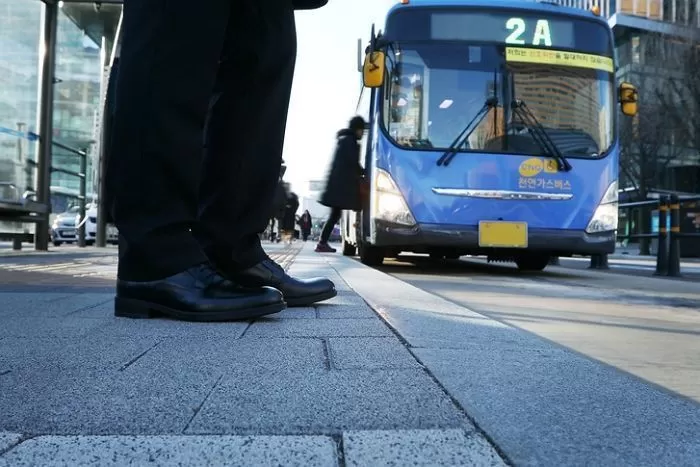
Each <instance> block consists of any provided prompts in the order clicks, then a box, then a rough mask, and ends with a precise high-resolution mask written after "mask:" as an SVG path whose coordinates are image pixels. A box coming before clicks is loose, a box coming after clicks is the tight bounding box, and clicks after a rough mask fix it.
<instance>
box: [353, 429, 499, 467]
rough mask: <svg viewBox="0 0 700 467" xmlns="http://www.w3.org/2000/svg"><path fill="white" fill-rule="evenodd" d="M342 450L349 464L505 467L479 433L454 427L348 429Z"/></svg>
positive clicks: (358, 465) (379, 466) (381, 466)
mask: <svg viewBox="0 0 700 467" xmlns="http://www.w3.org/2000/svg"><path fill="white" fill-rule="evenodd" d="M343 451H344V453H345V465H347V466H348V467H354V466H357V467H360V466H368V465H371V466H377V467H383V466H387V467H388V466H397V467H398V466H401V467H403V466H435V465H450V466H458V465H463V466H471V467H487V466H488V467H491V466H493V467H496V466H499V467H500V466H503V467H505V466H506V463H505V462H504V461H503V460H502V459H501V457H500V456H499V455H498V453H497V452H496V450H495V449H494V448H493V447H492V446H491V445H490V444H489V443H488V441H486V440H485V439H484V438H483V437H482V436H480V435H478V434H476V433H473V432H472V433H467V432H465V431H464V430H455V429H452V430H401V431H348V432H345V433H343Z"/></svg>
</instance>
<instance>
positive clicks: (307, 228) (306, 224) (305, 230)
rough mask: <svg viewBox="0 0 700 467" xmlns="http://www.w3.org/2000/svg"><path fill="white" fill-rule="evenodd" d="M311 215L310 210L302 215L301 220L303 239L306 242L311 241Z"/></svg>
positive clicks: (300, 226)
mask: <svg viewBox="0 0 700 467" xmlns="http://www.w3.org/2000/svg"><path fill="white" fill-rule="evenodd" d="M311 225H312V221H311V213H310V212H309V210H308V209H307V210H305V211H304V214H302V215H301V217H300V218H299V228H300V229H301V238H302V239H303V240H304V241H307V240H308V239H309V235H311Z"/></svg>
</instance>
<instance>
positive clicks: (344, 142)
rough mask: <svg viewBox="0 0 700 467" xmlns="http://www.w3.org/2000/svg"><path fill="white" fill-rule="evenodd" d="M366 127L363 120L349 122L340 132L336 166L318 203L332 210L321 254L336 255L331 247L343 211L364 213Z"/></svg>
mask: <svg viewBox="0 0 700 467" xmlns="http://www.w3.org/2000/svg"><path fill="white" fill-rule="evenodd" d="M366 126H367V123H366V122H365V120H364V119H363V118H362V117H359V116H356V117H353V118H352V119H351V120H350V123H349V124H348V127H347V128H344V129H342V130H340V131H339V132H338V135H337V138H338V142H337V144H336V149H335V154H334V155H333V163H332V165H331V170H330V173H329V175H328V180H327V181H326V189H325V191H324V192H323V194H322V195H321V199H320V200H319V202H320V203H321V204H323V205H324V206H328V207H329V208H331V211H330V214H329V215H328V220H326V223H325V225H324V226H323V230H322V231H321V238H320V239H319V241H318V244H317V245H316V252H318V253H335V251H336V250H335V248H333V247H331V246H330V245H329V244H328V239H329V238H330V236H331V233H333V228H334V227H335V225H336V224H337V223H338V221H340V216H341V215H342V213H343V209H348V210H353V211H359V210H361V209H362V202H361V194H360V185H361V184H362V179H363V177H364V169H363V168H362V166H361V165H360V143H359V141H360V140H361V139H362V136H363V135H364V132H365V127H366Z"/></svg>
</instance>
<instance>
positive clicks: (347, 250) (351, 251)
mask: <svg viewBox="0 0 700 467" xmlns="http://www.w3.org/2000/svg"><path fill="white" fill-rule="evenodd" d="M356 254H357V248H355V245H353V244H352V243H348V241H347V240H345V239H343V256H355V255H356Z"/></svg>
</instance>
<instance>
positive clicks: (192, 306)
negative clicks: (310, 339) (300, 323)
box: [114, 264, 286, 321]
mask: <svg viewBox="0 0 700 467" xmlns="http://www.w3.org/2000/svg"><path fill="white" fill-rule="evenodd" d="M285 308H286V305H285V303H284V299H283V297H282V294H281V293H280V292H279V291H278V290H275V289H273V288H270V287H259V288H255V289H247V288H243V287H240V286H237V285H236V284H234V283H233V282H231V281H229V280H227V279H224V278H223V277H222V276H221V275H220V274H219V273H217V272H216V271H215V270H214V269H213V268H212V267H211V266H209V265H206V264H202V265H200V266H195V267H192V268H190V269H187V270H186V271H184V272H181V273H179V274H176V275H174V276H171V277H168V278H166V279H161V280H157V281H149V282H135V281H125V280H121V279H117V296H116V298H115V299H114V315H115V316H122V317H127V318H154V317H156V316H158V315H166V316H169V317H171V318H175V319H179V320H184V321H236V320H244V319H250V318H256V317H258V316H263V315H269V314H272V313H277V312H280V311H282V310H284V309H285Z"/></svg>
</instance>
